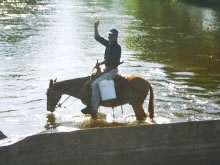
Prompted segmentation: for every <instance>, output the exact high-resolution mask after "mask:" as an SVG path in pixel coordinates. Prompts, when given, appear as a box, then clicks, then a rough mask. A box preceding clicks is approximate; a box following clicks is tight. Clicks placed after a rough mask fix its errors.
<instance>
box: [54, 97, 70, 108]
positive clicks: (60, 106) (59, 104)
mask: <svg viewBox="0 0 220 165" xmlns="http://www.w3.org/2000/svg"><path fill="white" fill-rule="evenodd" d="M69 98H70V96H68V97H67V98H66V99H65V100H64V101H63V102H62V103H58V104H57V106H56V108H58V107H59V108H62V104H63V103H65V102H66V101H67V100H68V99H69Z"/></svg>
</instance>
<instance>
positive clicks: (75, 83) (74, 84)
mask: <svg viewBox="0 0 220 165" xmlns="http://www.w3.org/2000/svg"><path fill="white" fill-rule="evenodd" d="M89 78H90V76H87V77H80V78H75V79H70V80H64V81H60V82H57V83H56V87H57V88H59V89H63V90H65V89H73V88H74V89H75V88H80V87H81V86H82V85H83V84H84V83H85V82H86V81H87V80H88V79H89Z"/></svg>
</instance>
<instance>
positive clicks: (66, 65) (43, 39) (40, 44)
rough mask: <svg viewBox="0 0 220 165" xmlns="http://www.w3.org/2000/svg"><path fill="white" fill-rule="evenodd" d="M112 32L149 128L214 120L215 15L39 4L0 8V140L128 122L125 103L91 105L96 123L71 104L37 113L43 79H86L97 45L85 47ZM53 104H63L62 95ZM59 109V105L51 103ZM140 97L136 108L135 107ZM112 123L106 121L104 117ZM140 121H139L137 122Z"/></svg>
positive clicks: (219, 36) (187, 9) (159, 0)
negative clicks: (140, 84)
mask: <svg viewBox="0 0 220 165" xmlns="http://www.w3.org/2000/svg"><path fill="white" fill-rule="evenodd" d="M0 2H1V1H0ZM97 19H100V34H102V35H103V36H104V37H107V33H106V32H107V31H108V30H109V29H111V28H117V29H118V30H119V32H120V33H119V42H120V44H121V46H122V58H123V60H124V61H125V63H124V64H123V65H121V66H120V68H119V69H120V71H121V73H122V74H123V75H125V76H128V75H130V74H135V75H138V76H141V77H144V78H146V79H147V80H149V81H150V82H151V83H152V84H153V87H154V93H155V111H156V112H155V113H156V119H155V120H156V122H157V123H170V122H181V121H195V120H209V119H220V86H219V84H220V70H219V66H220V56H219V55H220V32H219V29H220V28H219V27H220V12H219V9H218V8H201V7H199V6H195V5H191V4H187V3H182V2H181V1H170V0H145V1H143V0H121V1H117V0H107V1H98V0H93V1H89V0H83V1H81V0H75V1H72V0H64V1H58V0H55V1H50V0H41V1H38V3H37V4H36V5H33V4H27V3H18V2H17V3H6V2H4V3H0V57H1V60H0V104H1V109H0V130H1V131H2V132H3V133H5V134H6V135H7V136H9V137H14V136H23V135H30V134H34V133H38V132H42V131H45V130H47V131H51V130H56V131H70V130H76V129H84V128H91V127H114V126H130V125H138V124H140V123H136V122H135V116H134V112H133V110H132V108H131V107H130V106H129V105H124V106H123V113H122V111H121V108H120V107H117V108H115V111H114V112H113V111H112V109H111V108H103V107H101V108H100V110H99V112H100V114H105V115H104V116H100V120H98V121H96V122H94V121H90V119H89V116H84V115H82V114H81V112H80V110H81V109H82V108H84V105H83V104H82V103H81V102H80V101H79V100H77V99H74V98H71V99H68V101H67V102H65V105H64V106H65V107H67V108H58V109H57V110H56V112H55V114H53V115H52V114H48V112H47V111H46V95H45V92H46V89H47V88H48V84H49V80H50V79H55V78H56V77H57V78H58V81H62V80H66V79H72V78H76V77H83V76H87V75H90V74H91V70H92V68H93V66H94V64H95V62H96V60H97V59H98V60H102V59H103V52H104V48H103V47H102V46H101V45H99V44H98V43H97V42H96V41H95V40H94V38H93V37H94V31H93V30H94V29H93V27H94V26H93V23H94V22H95V20H97ZM62 99H65V97H63V98H62ZM61 102H62V100H61ZM147 105H148V99H146V102H145V103H144V109H145V111H147V110H146V109H147V108H146V107H147ZM113 116H114V117H113ZM149 123H150V122H149V121H148V120H147V121H146V123H143V124H149Z"/></svg>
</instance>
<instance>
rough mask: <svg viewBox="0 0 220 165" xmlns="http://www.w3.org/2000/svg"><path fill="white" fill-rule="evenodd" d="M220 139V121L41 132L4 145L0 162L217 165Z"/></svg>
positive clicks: (57, 164) (21, 164) (5, 164)
mask: <svg viewBox="0 0 220 165" xmlns="http://www.w3.org/2000/svg"><path fill="white" fill-rule="evenodd" d="M219 137H220V121H219V120H216V121H199V122H184V123H175V124H161V125H148V126H134V127H119V128H101V129H88V130H78V131H74V132H63V133H51V134H38V135H34V136H30V137H27V138H25V139H24V140H21V141H20V142H17V143H15V144H12V145H9V146H3V147H0V155H1V159H0V164H4V165H14V164H16V165H29V164H32V165H50V164H51V165H52V164H53V165H61V164H80V165H82V164H90V165H91V164H94V165H99V164H100V165H103V164H105V165H112V164H114V165H117V164H118V165H123V164H126V165H130V164H131V165H133V164H138V165H140V164H150V165H157V164H168V163H169V164H175V165H176V164H178V165H182V164H187V165H190V164H193V165H196V164H199V165H203V164H204V165H205V164H206V165H207V164H212V165H217V164H219V163H220V157H219V153H220V138H219Z"/></svg>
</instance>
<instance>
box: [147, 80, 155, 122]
mask: <svg viewBox="0 0 220 165" xmlns="http://www.w3.org/2000/svg"><path fill="white" fill-rule="evenodd" d="M149 87H150V99H149V104H148V112H149V114H150V119H153V118H154V92H153V88H152V86H151V85H150V83H149Z"/></svg>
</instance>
